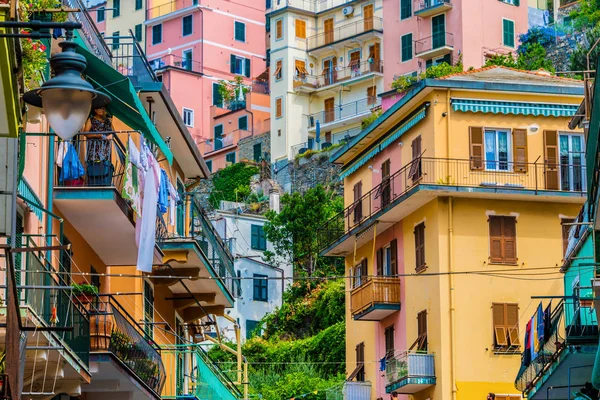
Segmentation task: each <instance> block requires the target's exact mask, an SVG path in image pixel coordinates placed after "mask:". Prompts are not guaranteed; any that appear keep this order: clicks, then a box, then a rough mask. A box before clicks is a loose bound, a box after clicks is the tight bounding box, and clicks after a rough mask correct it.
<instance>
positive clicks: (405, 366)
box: [385, 350, 435, 386]
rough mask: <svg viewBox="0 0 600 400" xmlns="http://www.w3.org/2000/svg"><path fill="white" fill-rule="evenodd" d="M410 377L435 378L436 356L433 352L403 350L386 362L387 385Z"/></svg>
mask: <svg viewBox="0 0 600 400" xmlns="http://www.w3.org/2000/svg"><path fill="white" fill-rule="evenodd" d="M408 378H435V357H434V355H433V354H432V353H421V352H416V351H410V350H409V351H401V352H399V353H396V354H394V355H393V356H392V357H390V358H388V359H387V360H386V362H385V385H386V386H390V385H393V384H395V383H399V382H402V381H403V380H405V379H408Z"/></svg>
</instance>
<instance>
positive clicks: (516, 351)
mask: <svg viewBox="0 0 600 400" xmlns="http://www.w3.org/2000/svg"><path fill="white" fill-rule="evenodd" d="M522 353H523V352H522V351H521V348H508V349H494V355H495V356H516V355H519V356H520V355H521V354H522Z"/></svg>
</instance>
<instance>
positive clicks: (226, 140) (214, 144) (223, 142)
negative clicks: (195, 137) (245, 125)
mask: <svg viewBox="0 0 600 400" xmlns="http://www.w3.org/2000/svg"><path fill="white" fill-rule="evenodd" d="M250 136H252V131H248V130H245V129H236V130H233V131H231V132H227V133H224V134H223V135H222V136H221V137H219V138H216V139H214V138H213V139H206V140H204V141H201V142H199V143H198V148H199V149H200V153H201V154H202V155H203V156H204V157H210V156H211V155H212V154H213V153H214V152H217V151H219V152H220V151H221V150H223V151H225V150H233V149H234V148H235V146H236V145H237V144H238V142H239V141H240V140H242V139H245V138H248V137H250Z"/></svg>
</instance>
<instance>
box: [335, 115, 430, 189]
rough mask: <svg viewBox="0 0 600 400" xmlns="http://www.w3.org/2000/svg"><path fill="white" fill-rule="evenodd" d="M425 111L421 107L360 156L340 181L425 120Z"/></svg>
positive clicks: (344, 172) (342, 175)
mask: <svg viewBox="0 0 600 400" xmlns="http://www.w3.org/2000/svg"><path fill="white" fill-rule="evenodd" d="M426 110H427V106H423V107H421V109H420V110H419V111H417V113H416V114H415V115H413V116H412V117H410V118H409V119H408V120H406V121H405V122H404V123H403V124H402V125H400V126H399V127H398V128H396V130H395V131H393V132H391V133H390V134H389V135H387V137H385V139H384V140H383V141H382V142H381V143H379V144H378V145H376V146H375V147H374V148H373V149H372V150H371V151H369V152H368V153H367V154H365V155H364V156H362V157H361V158H359V159H358V160H356V161H355V162H354V163H353V164H352V165H350V166H349V167H348V168H347V169H346V170H344V171H343V172H342V173H341V174H340V180H343V179H344V178H346V177H347V176H349V175H351V174H353V173H354V172H356V171H357V170H358V169H359V168H360V167H362V166H363V165H365V164H366V163H367V162H368V161H369V160H371V159H372V158H373V157H375V156H376V155H377V154H378V153H379V152H380V151H382V150H383V149H385V148H386V147H388V146H389V145H390V144H392V143H393V142H394V141H396V140H397V139H398V138H399V137H400V136H402V135H403V134H404V133H405V132H407V131H408V130H409V129H411V128H412V127H413V126H415V125H416V124H417V123H419V121H421V120H422V119H423V118H425V112H426Z"/></svg>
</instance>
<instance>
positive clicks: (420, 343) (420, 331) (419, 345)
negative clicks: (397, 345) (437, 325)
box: [408, 310, 427, 351]
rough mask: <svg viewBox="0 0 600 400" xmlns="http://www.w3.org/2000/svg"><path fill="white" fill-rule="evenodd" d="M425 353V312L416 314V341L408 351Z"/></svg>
mask: <svg viewBox="0 0 600 400" xmlns="http://www.w3.org/2000/svg"><path fill="white" fill-rule="evenodd" d="M412 349H415V350H417V351H427V310H423V311H421V312H419V313H418V314H417V340H415V342H414V343H413V344H412V345H411V346H410V348H409V349H408V350H412Z"/></svg>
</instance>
